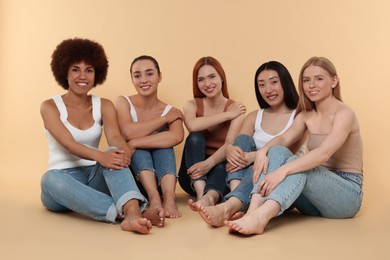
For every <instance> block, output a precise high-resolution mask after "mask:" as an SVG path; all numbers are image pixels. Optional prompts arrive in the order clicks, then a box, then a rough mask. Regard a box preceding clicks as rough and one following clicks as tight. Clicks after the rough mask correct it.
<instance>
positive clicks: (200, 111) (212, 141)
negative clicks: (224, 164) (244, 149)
mask: <svg viewBox="0 0 390 260" xmlns="http://www.w3.org/2000/svg"><path fill="white" fill-rule="evenodd" d="M234 102H235V101H234V100H232V99H228V101H227V102H226V105H225V107H224V109H223V112H225V111H226V109H227V108H228V106H230V105H231V104H233V103H234ZM195 103H196V117H202V116H204V105H203V98H195ZM229 127H230V121H225V122H223V123H221V124H219V125H217V126H216V127H215V128H213V130H212V131H209V130H207V129H206V130H203V131H200V133H202V134H203V136H204V137H205V139H206V152H205V153H206V155H212V154H214V153H215V152H216V151H217V150H218V149H219V148H220V147H221V146H222V145H224V144H225V140H226V136H227V133H228V131H229Z"/></svg>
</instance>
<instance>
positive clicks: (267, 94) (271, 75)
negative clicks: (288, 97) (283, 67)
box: [257, 70, 284, 107]
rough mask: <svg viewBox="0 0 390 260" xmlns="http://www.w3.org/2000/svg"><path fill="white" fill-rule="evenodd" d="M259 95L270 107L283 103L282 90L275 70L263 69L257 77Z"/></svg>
mask: <svg viewBox="0 0 390 260" xmlns="http://www.w3.org/2000/svg"><path fill="white" fill-rule="evenodd" d="M257 87H258V88H259V91H260V95H261V96H262V97H263V99H264V100H265V102H267V103H268V105H270V107H278V106H282V105H284V91H283V87H282V84H281V83H280V78H279V74H278V73H277V72H276V71H275V70H263V71H262V72H260V74H259V76H258V77H257Z"/></svg>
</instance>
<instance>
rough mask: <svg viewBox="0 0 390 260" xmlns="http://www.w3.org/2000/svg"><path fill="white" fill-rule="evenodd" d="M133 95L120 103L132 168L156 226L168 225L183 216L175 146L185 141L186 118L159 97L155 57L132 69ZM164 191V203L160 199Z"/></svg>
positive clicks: (137, 62)
mask: <svg viewBox="0 0 390 260" xmlns="http://www.w3.org/2000/svg"><path fill="white" fill-rule="evenodd" d="M130 74H131V80H132V82H133V85H134V87H135V89H136V91H137V94H136V95H133V96H121V97H118V99H117V101H116V109H117V113H118V121H119V126H120V130H121V133H122V135H123V136H124V138H125V139H126V141H127V144H128V147H129V148H130V150H131V152H132V157H131V165H130V167H131V169H132V172H133V173H134V174H135V176H136V178H137V180H139V181H140V183H141V185H142V188H143V189H144V190H145V191H146V193H147V196H148V199H149V201H150V205H149V207H150V208H151V209H157V210H158V212H159V213H158V215H159V218H158V219H157V221H156V222H154V221H153V222H152V224H153V225H156V226H158V227H163V226H164V218H165V217H167V218H178V217H180V216H181V213H180V211H179V210H178V209H177V206H176V196H175V188H176V160H175V154H174V151H173V147H174V146H175V145H177V144H179V143H181V142H182V140H183V135H184V130H183V115H182V112H181V111H180V110H178V109H177V108H174V107H172V106H171V105H167V104H166V103H164V102H162V101H161V100H160V99H158V97H157V89H158V84H159V83H160V81H161V79H162V74H161V71H160V67H159V64H158V63H157V61H156V60H155V59H154V58H153V57H151V56H146V55H144V56H140V57H137V58H136V59H134V60H133V62H132V63H131V66H130ZM159 188H160V189H161V192H162V196H163V201H161V198H160V192H159Z"/></svg>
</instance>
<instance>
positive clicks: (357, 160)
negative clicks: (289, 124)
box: [307, 129, 363, 173]
mask: <svg viewBox="0 0 390 260" xmlns="http://www.w3.org/2000/svg"><path fill="white" fill-rule="evenodd" d="M326 137H327V134H309V139H308V142H307V145H308V148H309V151H311V150H313V149H315V148H317V147H319V146H320V145H321V144H322V142H323V141H324V140H325V138H326ZM322 166H324V167H326V168H328V169H330V170H339V171H343V172H350V173H363V142H362V139H361V135H360V130H359V129H358V130H356V131H354V132H351V133H350V134H349V135H348V137H347V139H346V140H345V142H344V144H343V145H342V146H341V147H340V148H339V149H338V150H337V151H336V152H335V153H334V154H333V155H332V156H331V157H330V158H329V160H328V161H326V162H325V163H323V164H322Z"/></svg>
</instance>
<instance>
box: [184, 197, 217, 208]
mask: <svg viewBox="0 0 390 260" xmlns="http://www.w3.org/2000/svg"><path fill="white" fill-rule="evenodd" d="M187 204H188V206H190V208H191V209H192V210H193V211H200V210H201V208H202V207H203V208H206V207H208V206H214V205H215V203H213V202H212V201H211V198H210V197H209V196H207V195H204V196H203V197H201V198H200V199H198V200H197V201H196V202H194V200H193V199H189V200H188V202H187Z"/></svg>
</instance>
